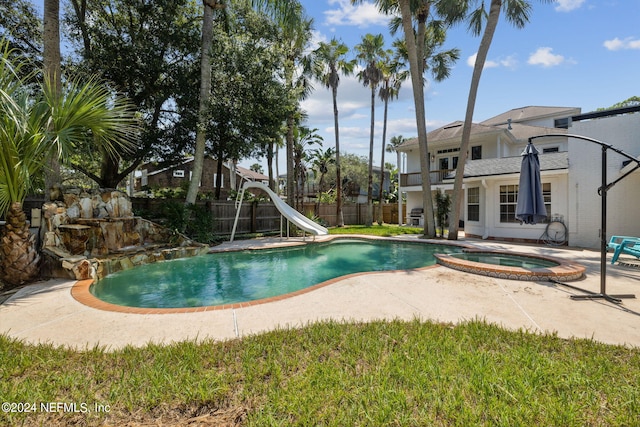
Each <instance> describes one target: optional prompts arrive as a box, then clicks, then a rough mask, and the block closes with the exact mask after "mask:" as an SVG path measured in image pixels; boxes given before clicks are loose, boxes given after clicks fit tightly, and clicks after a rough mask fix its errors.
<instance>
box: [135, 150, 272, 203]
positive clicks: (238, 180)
mask: <svg viewBox="0 0 640 427" xmlns="http://www.w3.org/2000/svg"><path fill="white" fill-rule="evenodd" d="M192 167H193V158H188V159H186V160H185V161H183V162H181V163H179V164H176V165H172V166H168V167H164V168H158V167H157V166H156V165H154V164H153V163H147V164H144V165H142V166H141V167H140V171H141V175H140V176H139V177H138V178H137V179H136V184H135V190H136V191H141V190H143V189H145V188H179V187H183V186H186V185H188V183H189V181H190V180H191V174H192ZM217 170H218V161H217V160H215V159H212V158H210V157H206V158H205V160H204V166H203V169H202V179H201V180H200V191H201V192H203V193H206V192H214V191H215V189H216V182H217V180H218V179H220V180H221V181H222V182H221V184H222V185H221V194H220V198H221V199H226V198H227V196H228V194H229V190H232V189H235V190H239V189H240V188H241V186H242V183H243V182H244V181H258V182H262V183H264V184H268V183H269V177H268V176H266V175H263V174H261V173H257V172H254V171H252V170H249V169H245V168H243V167H240V166H235V170H236V173H235V186H233V184H232V179H231V169H230V164H229V163H224V164H223V166H222V176H221V177H218V174H217Z"/></svg>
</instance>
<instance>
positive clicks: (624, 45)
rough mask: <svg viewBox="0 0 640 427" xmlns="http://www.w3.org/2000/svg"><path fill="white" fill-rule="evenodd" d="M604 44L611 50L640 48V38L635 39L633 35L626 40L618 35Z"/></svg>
mask: <svg viewBox="0 0 640 427" xmlns="http://www.w3.org/2000/svg"><path fill="white" fill-rule="evenodd" d="M603 45H604V47H606V48H607V49H609V50H622V49H640V40H639V39H635V40H634V39H633V37H627V38H626V39H624V40H620V39H619V38H617V37H616V38H615V39H613V40H606V41H605V42H604V43H603Z"/></svg>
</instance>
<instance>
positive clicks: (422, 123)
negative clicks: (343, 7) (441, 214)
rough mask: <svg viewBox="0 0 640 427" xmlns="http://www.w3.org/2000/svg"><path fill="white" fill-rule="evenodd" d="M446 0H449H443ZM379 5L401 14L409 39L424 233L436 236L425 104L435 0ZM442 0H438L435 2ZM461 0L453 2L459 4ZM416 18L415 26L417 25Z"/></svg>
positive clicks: (381, 0)
mask: <svg viewBox="0 0 640 427" xmlns="http://www.w3.org/2000/svg"><path fill="white" fill-rule="evenodd" d="M442 1H443V2H446V1H447V0H442ZM351 3H353V4H356V3H362V0H351ZM375 3H376V5H377V6H378V9H379V10H380V11H381V12H383V13H386V14H398V12H399V13H400V17H401V24H402V25H401V27H402V30H403V33H404V40H405V43H406V49H407V57H408V60H409V72H410V74H411V85H412V88H413V102H414V106H415V112H416V126H417V128H418V147H419V151H420V176H421V179H422V207H423V211H424V213H425V222H424V236H425V237H435V235H436V230H435V219H434V210H433V200H432V197H431V178H430V176H429V162H428V160H427V157H428V154H429V153H428V151H429V150H428V147H427V125H426V113H425V104H424V76H423V72H424V67H425V56H424V55H425V51H426V50H425V40H426V32H427V25H426V23H427V20H428V18H429V16H430V12H431V6H432V4H433V3H434V2H433V0H376V1H375ZM436 3H439V2H436ZM458 3H459V2H453V4H456V5H457V4H458ZM414 20H415V21H416V28H414Z"/></svg>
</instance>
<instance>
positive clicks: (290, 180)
mask: <svg viewBox="0 0 640 427" xmlns="http://www.w3.org/2000/svg"><path fill="white" fill-rule="evenodd" d="M293 126H294V117H293V113H292V114H290V115H289V117H287V203H288V204H289V206H291V207H295V194H296V189H295V183H296V182H297V179H296V175H295V166H294V162H293V157H294V154H293V144H294V141H293Z"/></svg>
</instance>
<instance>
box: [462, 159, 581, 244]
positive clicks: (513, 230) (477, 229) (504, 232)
mask: <svg viewBox="0 0 640 427" xmlns="http://www.w3.org/2000/svg"><path fill="white" fill-rule="evenodd" d="M541 181H542V183H550V184H551V212H552V214H553V215H555V214H558V215H562V216H563V218H564V220H565V224H566V225H567V227H569V224H568V222H567V216H568V205H567V200H568V197H567V184H568V175H567V174H566V173H557V172H549V173H545V172H543V173H542V175H541ZM518 182H519V175H513V176H505V177H488V178H487V179H485V180H484V181H473V182H466V183H465V186H466V188H470V187H479V188H480V221H465V225H464V229H465V233H468V234H472V235H476V236H480V237H483V238H495V239H504V238H507V239H527V240H538V239H539V238H540V237H541V236H542V234H543V233H544V230H545V227H546V224H535V225H528V224H522V225H521V224H519V223H502V222H500V186H501V185H513V184H516V185H517V184H518ZM466 206H467V200H466V195H465V209H466Z"/></svg>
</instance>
